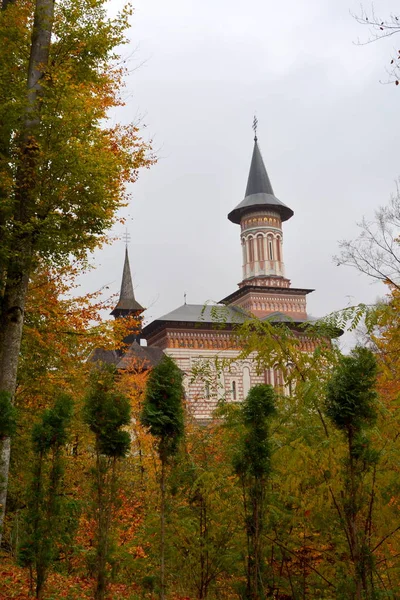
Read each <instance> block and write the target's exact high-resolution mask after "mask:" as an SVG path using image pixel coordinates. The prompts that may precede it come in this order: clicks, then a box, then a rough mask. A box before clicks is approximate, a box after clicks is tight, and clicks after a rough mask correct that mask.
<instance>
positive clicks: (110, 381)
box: [84, 365, 131, 600]
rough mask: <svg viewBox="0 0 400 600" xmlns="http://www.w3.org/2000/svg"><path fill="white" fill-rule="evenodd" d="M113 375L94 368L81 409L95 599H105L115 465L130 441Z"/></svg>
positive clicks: (126, 407)
mask: <svg viewBox="0 0 400 600" xmlns="http://www.w3.org/2000/svg"><path fill="white" fill-rule="evenodd" d="M116 376H117V373H116V370H115V368H114V367H110V366H106V365H104V366H102V368H100V369H95V370H94V371H93V372H92V376H91V385H90V389H89V392H88V394H87V396H86V400H85V408H84V420H85V422H86V423H87V424H88V425H89V427H90V429H91V431H92V432H93V433H94V436H95V456H96V465H95V467H94V469H93V476H94V490H95V496H94V500H93V503H94V509H95V515H96V558H95V571H96V577H97V584H96V591H95V598H96V600H104V598H105V594H106V591H107V579H108V574H107V565H108V562H109V560H110V541H111V539H110V538H111V528H112V517H113V509H114V506H115V499H116V493H117V484H118V479H117V464H118V461H119V460H120V459H121V458H123V457H124V456H126V455H127V453H128V451H129V448H130V441H131V440H130V436H129V433H128V432H127V431H124V430H123V429H121V428H122V427H124V426H126V425H129V423H130V419H131V408H130V402H129V399H128V398H127V397H126V396H124V395H123V394H121V393H120V392H119V391H118V389H117V387H116Z"/></svg>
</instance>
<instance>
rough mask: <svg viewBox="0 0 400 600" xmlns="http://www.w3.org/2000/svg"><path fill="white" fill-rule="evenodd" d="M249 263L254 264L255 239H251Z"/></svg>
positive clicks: (249, 241)
mask: <svg viewBox="0 0 400 600" xmlns="http://www.w3.org/2000/svg"><path fill="white" fill-rule="evenodd" d="M248 244H249V262H251V263H252V262H254V248H253V238H249V240H248Z"/></svg>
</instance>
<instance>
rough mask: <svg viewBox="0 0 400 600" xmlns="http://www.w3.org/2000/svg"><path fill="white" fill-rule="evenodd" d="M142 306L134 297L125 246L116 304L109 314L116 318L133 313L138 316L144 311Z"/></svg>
mask: <svg viewBox="0 0 400 600" xmlns="http://www.w3.org/2000/svg"><path fill="white" fill-rule="evenodd" d="M144 310H145V309H144V308H143V306H141V305H140V304H139V302H138V301H137V300H136V298H135V292H134V291H133V283H132V275H131V268H130V266H129V256H128V248H127V247H126V248H125V261H124V269H123V271H122V282H121V291H120V294H119V300H118V303H117V306H116V307H115V308H114V310H112V311H111V313H110V314H111V315H112V316H113V317H115V318H116V319H118V318H119V317H127V316H130V315H134V316H135V317H139V316H140V315H141V314H142V312H144Z"/></svg>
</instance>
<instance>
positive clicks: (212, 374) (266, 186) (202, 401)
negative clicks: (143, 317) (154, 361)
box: [142, 136, 313, 420]
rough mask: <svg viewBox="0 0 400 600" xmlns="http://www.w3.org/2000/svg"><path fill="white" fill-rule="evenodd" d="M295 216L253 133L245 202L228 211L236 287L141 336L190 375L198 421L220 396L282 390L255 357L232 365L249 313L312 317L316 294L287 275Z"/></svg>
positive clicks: (296, 320)
mask: <svg viewBox="0 0 400 600" xmlns="http://www.w3.org/2000/svg"><path fill="white" fill-rule="evenodd" d="M293 214H294V213H293V211H292V209H291V208H289V207H288V206H286V205H285V204H283V202H281V201H280V200H278V198H277V197H276V196H275V194H274V191H273V188H272V185H271V182H270V179H269V177H268V174H267V170H266V168H265V165H264V161H263V158H262V155H261V151H260V148H259V145H258V140H257V136H255V138H254V148H253V155H252V158H251V164H250V171H249V176H248V181H247V186H246V192H245V197H244V199H243V200H242V201H241V202H240V203H239V204H238V205H237V206H236V207H235V208H234V209H233V210H232V211H231V212H230V213H229V214H228V219H229V220H230V221H231V222H232V223H234V224H235V225H237V226H239V229H240V243H241V247H242V257H243V261H242V281H241V282H240V283H239V284H238V288H237V289H236V290H234V291H233V292H232V293H231V294H229V295H228V296H226V297H225V298H223V299H221V301H220V303H219V304H218V305H216V306H205V305H204V304H198V305H197V304H183V305H182V306H180V307H178V308H176V309H175V310H173V311H171V312H170V313H168V314H166V315H163V316H162V317H160V318H158V319H156V320H154V321H152V322H151V323H149V324H147V325H146V327H144V329H143V331H142V337H143V338H144V339H145V340H146V341H147V348H148V349H149V350H151V349H156V348H158V349H161V350H162V351H163V352H165V353H167V354H169V355H170V356H172V357H173V358H174V359H175V361H176V362H177V364H178V366H179V367H180V368H181V370H182V371H183V373H184V374H185V387H186V395H187V402H188V407H189V410H190V412H191V413H192V415H193V417H194V418H195V419H198V420H207V419H209V418H210V417H211V415H212V412H213V410H214V409H215V407H216V405H217V403H218V401H219V399H221V398H224V399H225V400H226V401H230V402H240V401H242V400H243V399H244V398H245V397H246V395H247V392H248V391H249V389H250V387H252V386H254V385H256V384H259V383H269V384H271V385H274V386H279V387H282V386H283V385H284V382H283V381H282V377H281V374H280V372H279V371H275V370H273V369H268V370H266V371H265V372H263V373H259V372H257V370H256V368H255V364H254V362H253V361H252V360H250V359H249V360H235V359H236V357H237V356H238V353H239V351H240V348H238V341H237V336H236V335H235V330H236V328H237V326H238V324H240V323H242V322H243V321H244V320H246V319H247V318H248V316H249V314H251V315H253V316H255V317H256V318H258V319H261V320H263V319H269V320H271V321H272V322H274V321H275V322H282V321H290V323H291V324H292V326H294V327H295V326H296V324H297V325H299V324H301V323H304V322H305V321H307V320H308V315H307V306H306V297H307V294H309V293H310V292H312V291H313V290H310V289H300V288H293V287H291V283H290V280H289V279H288V278H287V277H286V274H285V265H284V245H283V223H284V222H285V221H287V220H288V219H290V218H292V216H293ZM299 335H300V337H302V338H303V339H302V346H303V348H304V350H305V351H311V350H312V349H313V343H312V342H311V341H310V340H307V337H306V336H302V335H301V333H300V334H299ZM227 363H229V366H228V367H227V366H225V367H224V368H223V369H222V370H221V369H220V368H218V364H225V365H226V364H227Z"/></svg>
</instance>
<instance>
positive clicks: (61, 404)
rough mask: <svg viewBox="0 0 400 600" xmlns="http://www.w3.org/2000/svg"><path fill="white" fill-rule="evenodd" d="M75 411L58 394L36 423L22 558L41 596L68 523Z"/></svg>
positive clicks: (33, 432) (33, 434) (37, 593)
mask: <svg viewBox="0 0 400 600" xmlns="http://www.w3.org/2000/svg"><path fill="white" fill-rule="evenodd" d="M71 415H72V400H71V398H70V397H69V396H67V395H61V396H60V397H59V398H57V400H56V402H55V404H54V406H53V408H50V409H48V410H46V411H45V412H44V414H43V416H42V419H41V421H40V422H39V423H37V424H36V425H35V426H34V427H33V431H32V445H33V451H34V456H35V459H34V465H33V473H32V475H33V477H32V483H31V486H30V489H29V492H28V501H27V516H26V532H25V539H24V542H23V544H22V546H21V549H20V554H19V559H20V562H21V563H22V564H23V565H26V566H29V569H30V574H31V578H30V580H31V591H32V592H34V594H35V597H36V598H42V595H43V589H44V584H45V582H46V578H47V575H48V572H49V568H50V566H51V564H52V562H54V560H55V559H56V558H57V554H58V543H59V541H60V539H61V538H62V536H63V533H64V530H65V529H66V527H67V524H68V520H67V519H65V518H64V517H65V515H66V514H68V515H69V514H70V513H69V511H68V510H67V506H66V505H67V502H66V500H65V497H64V496H63V494H62V483H63V473H64V468H63V466H64V465H63V462H64V461H63V449H64V447H65V444H66V442H67V428H68V425H69V422H70V419H71Z"/></svg>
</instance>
